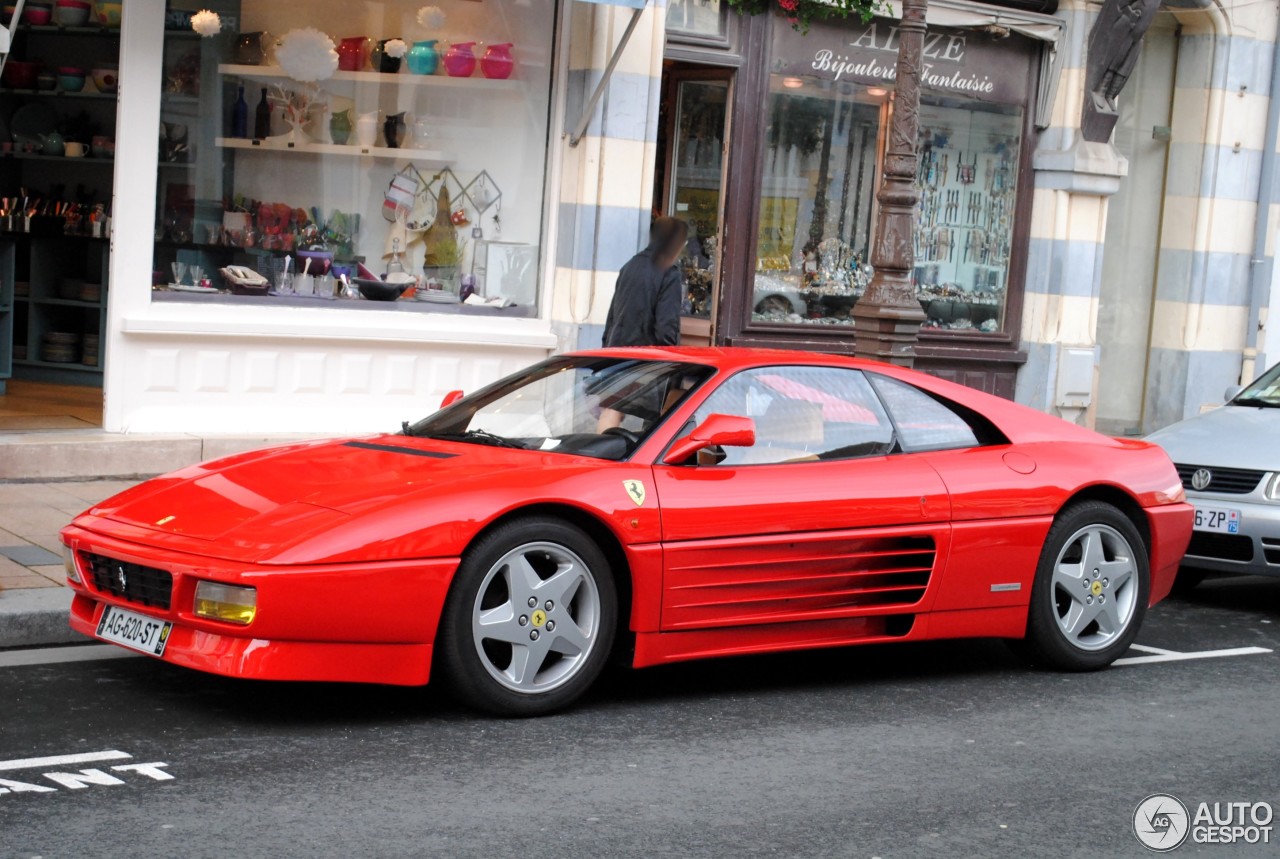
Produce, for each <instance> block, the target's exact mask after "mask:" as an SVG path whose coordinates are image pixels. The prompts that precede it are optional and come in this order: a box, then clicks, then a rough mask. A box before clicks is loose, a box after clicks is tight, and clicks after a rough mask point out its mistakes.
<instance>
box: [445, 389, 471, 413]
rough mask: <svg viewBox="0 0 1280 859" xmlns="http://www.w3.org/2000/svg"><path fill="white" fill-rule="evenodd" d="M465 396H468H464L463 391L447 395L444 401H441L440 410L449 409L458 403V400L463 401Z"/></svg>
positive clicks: (451, 392)
mask: <svg viewBox="0 0 1280 859" xmlns="http://www.w3.org/2000/svg"><path fill="white" fill-rule="evenodd" d="M465 396H466V394H464V393H463V392H462V391H450V392H449V393H447V394H445V395H444V399H443V400H441V401H440V408H442V409H447V408H449V406H451V405H453V404H454V403H456V402H457V401H458V400H460V399H462V398H463V397H465Z"/></svg>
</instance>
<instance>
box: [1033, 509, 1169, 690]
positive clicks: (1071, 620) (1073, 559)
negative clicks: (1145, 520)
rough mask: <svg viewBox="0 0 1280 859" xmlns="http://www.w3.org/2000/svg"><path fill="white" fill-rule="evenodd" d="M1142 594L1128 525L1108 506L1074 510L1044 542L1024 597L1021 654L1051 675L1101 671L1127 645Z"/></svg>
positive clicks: (1139, 563)
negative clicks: (1028, 598)
mask: <svg viewBox="0 0 1280 859" xmlns="http://www.w3.org/2000/svg"><path fill="white" fill-rule="evenodd" d="M1149 593H1150V573H1149V565H1148V560H1147V553H1146V546H1145V544H1144V542H1143V540H1142V535H1141V534H1139V533H1138V529H1137V528H1135V527H1134V525H1133V523H1132V522H1131V521H1130V520H1129V518H1128V517H1127V516H1125V515H1124V514H1123V513H1122V512H1120V511H1119V510H1118V509H1116V508H1115V507H1113V506H1111V505H1110V504H1105V503H1102V502H1098V501H1086V502H1082V503H1079V504H1075V505H1073V506H1071V507H1069V508H1067V509H1066V510H1064V511H1063V512H1062V513H1061V514H1059V516H1058V519H1057V521H1055V522H1054V524H1053V527H1052V528H1050V529H1049V533H1048V535H1047V536H1046V538H1045V543H1044V549H1043V551H1042V553H1041V555H1040V564H1039V567H1038V568H1037V570H1036V578H1035V584H1034V586H1033V587H1032V589H1031V607H1030V611H1029V614H1028V617H1027V641H1026V645H1027V650H1029V652H1030V655H1031V657H1032V659H1033V660H1034V661H1035V662H1037V663H1039V664H1042V665H1046V666H1049V667H1053V668H1059V669H1064V670H1068V671H1090V670H1094V669H1098V668H1104V667H1106V666H1107V665H1110V664H1111V663H1112V662H1113V661H1115V660H1116V659H1117V658H1118V657H1120V656H1121V655H1123V654H1124V652H1125V651H1126V650H1128V649H1129V645H1130V644H1132V643H1133V639H1134V638H1135V637H1136V636H1137V634H1138V628H1139V627H1140V626H1141V625H1142V618H1143V617H1144V616H1145V614H1146V610H1147V602H1148V600H1149Z"/></svg>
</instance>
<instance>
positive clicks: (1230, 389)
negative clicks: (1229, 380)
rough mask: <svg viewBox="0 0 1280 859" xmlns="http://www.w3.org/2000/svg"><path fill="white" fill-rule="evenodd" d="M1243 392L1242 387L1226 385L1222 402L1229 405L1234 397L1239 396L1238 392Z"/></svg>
mask: <svg viewBox="0 0 1280 859" xmlns="http://www.w3.org/2000/svg"><path fill="white" fill-rule="evenodd" d="M1243 390H1244V385H1228V386H1227V390H1226V393H1224V394H1223V395H1222V401H1223V402H1224V403H1229V402H1231V401H1232V400H1234V399H1235V398H1236V397H1238V396H1240V392H1241V391H1243Z"/></svg>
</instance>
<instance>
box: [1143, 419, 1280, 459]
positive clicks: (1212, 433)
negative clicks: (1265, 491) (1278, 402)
mask: <svg viewBox="0 0 1280 859" xmlns="http://www.w3.org/2000/svg"><path fill="white" fill-rule="evenodd" d="M1277 438H1280V409H1262V408H1255V407H1253V406H1222V407H1221V408H1217V409H1214V410H1213V411H1211V412H1205V413H1204V414H1202V415H1196V416H1195V417H1193V418H1188V419H1187V420H1185V421H1180V422H1178V423H1176V424H1173V425H1172V426H1168V427H1165V428H1164V429H1162V430H1157V431H1156V432H1154V433H1152V434H1151V435H1149V436H1147V440H1148V441H1152V442H1155V443H1156V444H1158V445H1160V446H1161V447H1163V448H1164V449H1165V452H1167V453H1168V454H1169V458H1170V459H1172V460H1173V461H1174V462H1176V463H1180V464H1184V465H1211V466H1213V465H1216V466H1217V467H1219V468H1249V469H1255V470H1260V471H1280V447H1277V446H1276V443H1275V442H1276V439H1277Z"/></svg>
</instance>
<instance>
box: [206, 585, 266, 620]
mask: <svg viewBox="0 0 1280 859" xmlns="http://www.w3.org/2000/svg"><path fill="white" fill-rule="evenodd" d="M194 610H195V613H196V614H197V615H198V616H200V617H207V618H209V619H210V620H221V621H224V622H226V623H239V624H247V623H252V622H253V615H254V613H255V612H256V611H257V610H258V591H257V590H256V589H254V588H244V587H239V586H237V585H221V584H218V583H217V582H200V583H199V584H197V585H196V603H195V609H194Z"/></svg>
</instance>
